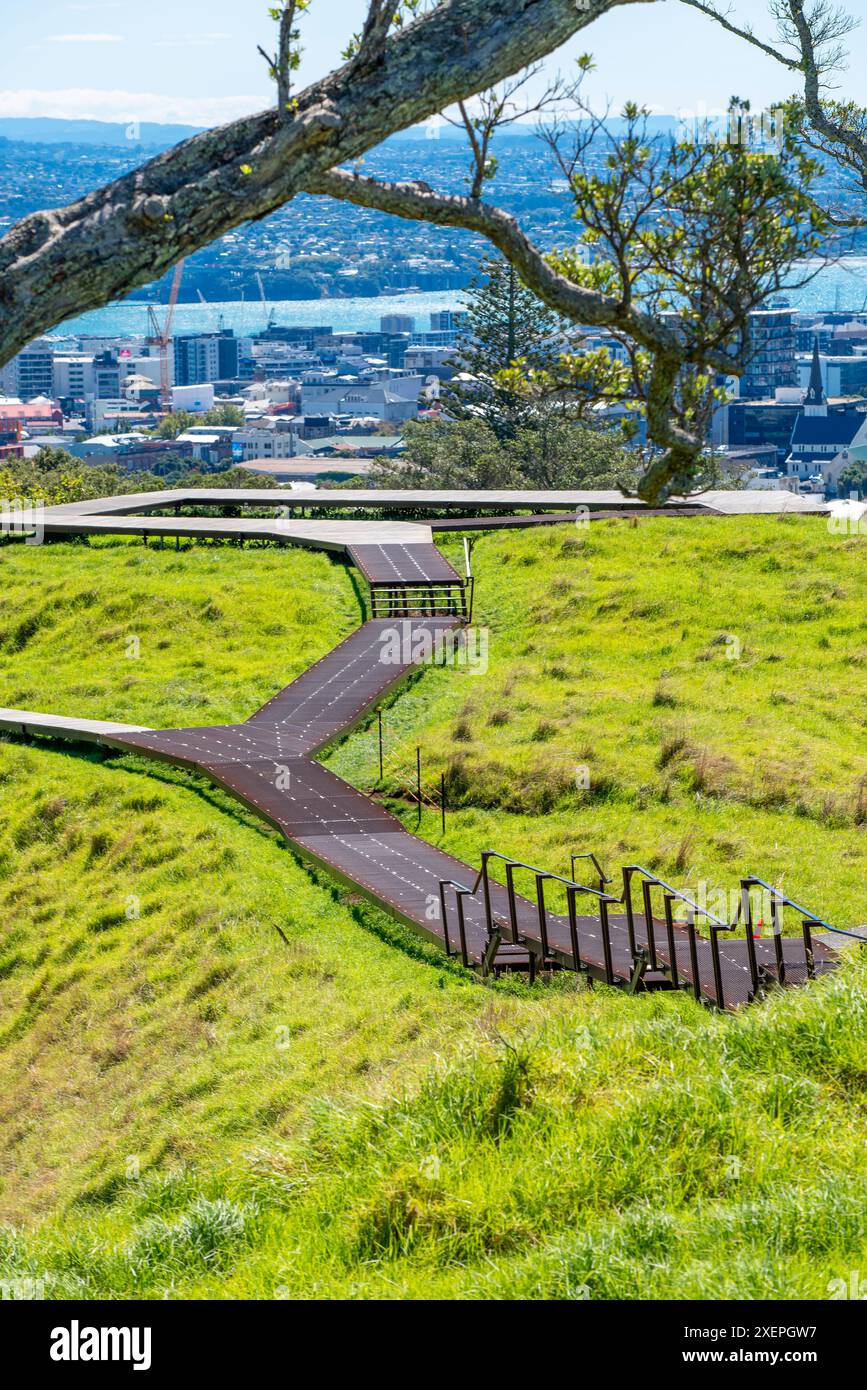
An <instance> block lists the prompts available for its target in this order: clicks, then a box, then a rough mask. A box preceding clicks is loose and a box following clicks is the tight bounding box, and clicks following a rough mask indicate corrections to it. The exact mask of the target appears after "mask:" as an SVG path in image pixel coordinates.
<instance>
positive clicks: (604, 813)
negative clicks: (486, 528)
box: [331, 518, 867, 927]
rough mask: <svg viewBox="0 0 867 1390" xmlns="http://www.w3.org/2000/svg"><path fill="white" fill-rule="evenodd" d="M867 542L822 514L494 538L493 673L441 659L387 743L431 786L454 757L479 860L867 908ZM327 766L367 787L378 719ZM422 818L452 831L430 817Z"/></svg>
mask: <svg viewBox="0 0 867 1390" xmlns="http://www.w3.org/2000/svg"><path fill="white" fill-rule="evenodd" d="M865 556H867V540H865V539H864V538H863V537H858V538H853V539H841V538H839V537H836V536H832V535H829V534H828V532H827V530H826V529H825V525H824V523H823V522H822V521H821V520H813V519H792V520H787V521H784V522H779V521H777V520H776V519H774V518H767V519H764V518H745V519H743V520H718V519H706V520H699V519H690V520H687V521H682V520H677V519H672V520H648V521H645V522H642V523H641V524H640V525H637V526H633V525H630V523H629V522H621V521H614V522H602V523H598V524H594V525H593V526H592V528H591V529H590V531H589V532H586V531H585V532H583V533H582V532H580V531H578V532H572V531H570V530H569V529H567V528H560V527H558V528H557V529H556V531H555V532H543V531H538V532H524V533H523V534H520V535H517V534H515V533H508V532H501V533H499V534H498V535H496V536H490V537H487V538H485V539H484V540H482V541H481V542H480V543H479V544H478V545H477V546H476V550H475V569H476V573H477V576H478V579H477V594H478V603H477V614H476V621H477V622H478V623H480V624H485V625H487V626H488V627H489V629H490V639H489V640H490V667H489V670H488V672H487V674H486V675H484V676H476V675H472V674H470V672H469V671H468V670H466V669H464V670H461V669H457V670H455V669H452V670H438V671H434V672H431V673H430V674H427V675H426V676H425V678H424V680H423V681H421V682H419V683H417V684H416V685H415V686H414V687H413V689H412V690H411V691H410V692H408V693H407V694H406V695H404V696H402V697H401V699H400V701H399V703H398V705H396V706H395V708H394V710H393V711H392V713H391V715H390V716H387V717H386V721H385V726H386V731H387V747H388V752H389V757H390V758H391V759H392V761H393V762H394V763H396V764H397V765H399V766H404V767H406V768H407V769H409V768H411V767H413V766H414V761H415V745H416V744H417V743H422V744H423V748H424V758H425V766H426V769H427V775H428V777H429V778H430V780H431V781H433V782H438V779H439V772H440V771H441V770H446V771H447V774H448V781H449V786H450V792H449V796H450V801H451V802H452V803H453V804H454V805H455V806H460V807H461V808H462V809H461V810H460V812H459V813H458V814H456V815H453V816H452V817H451V818H450V821H449V826H448V834H447V836H446V840H445V844H446V845H447V847H449V848H451V849H452V850H454V851H455V852H457V853H459V854H461V855H462V856H463V857H464V858H468V859H469V861H470V862H471V863H473V864H477V863H478V862H479V855H480V853H481V850H482V849H485V848H496V849H500V850H503V851H505V852H507V853H512V854H515V855H516V856H517V857H518V858H521V859H529V860H530V862H533V863H537V864H540V865H541V866H543V867H545V868H548V869H551V870H554V871H556V872H559V873H563V872H565V871H566V870H567V869H568V865H569V853H570V851H571V850H573V849H576V850H591V849H592V850H595V851H596V853H597V854H598V855H599V857H600V858H601V859H602V861H603V863H604V864H606V866H607V867H608V868H609V872H611V871H612V870H614V869H617V868H618V867H619V866H620V865H621V864H624V863H627V862H630V861H632V860H635V859H637V860H638V861H639V862H641V863H644V864H647V865H648V866H649V867H651V868H653V869H655V870H656V872H658V873H660V874H661V875H662V876H663V877H669V876H671V877H674V879H675V880H676V882H677V883H678V884H680V885H681V886H683V887H685V888H692V889H693V891H698V885H699V884H700V883H701V882H702V881H704V882H705V883H706V884H707V893H708V897H709V899H710V898H712V897H713V895H714V894H715V892H716V891H717V890H718V889H720V890H721V889H727V890H734V889H736V886H737V882H738V878H739V876H741V875H742V874H746V873H750V872H752V873H758V874H759V875H760V876H761V877H762V878H765V879H767V880H768V881H769V882H775V883H778V884H779V885H780V886H781V887H784V888H785V889H786V890H787V891H788V892H789V893H790V894H791V895H792V896H793V897H795V898H797V899H798V900H799V901H801V902H806V903H807V905H808V906H809V907H811V908H813V909H814V910H816V911H818V912H820V913H825V914H828V916H829V920H831V921H835V922H838V923H839V924H840V925H852V924H860V923H861V922H862V921H863V920H864V918H865V916H867V905H865V899H864V871H865V860H867V844H865V833H864V831H865V822H867V746H865V730H867V710H865V695H867V679H865V662H867V647H865V645H864V642H865V639H864V621H863V612H864V608H863V605H864V587H863V586H864V579H863V568H864V561H865ZM729 637H736V638H737V639H738V641H739V642H740V656H739V659H737V660H732V659H730V658H729V656H728V655H727V653H728V652H729V651H730V650H736V649H734V648H732V647H728V646H727V645H726V639H727V638H729ZM331 763H332V766H334V768H335V770H336V771H339V772H342V773H343V774H344V775H345V776H348V777H349V778H350V779H351V780H355V781H356V782H357V783H358V784H359V785H367V786H372V785H373V784H374V782H375V779H376V752H375V741H374V736H373V733H372V732H371V733H368V734H366V735H365V734H359V735H356V737H355V738H354V739H353V740H350V741H349V742H348V743H346V744H344V745H343V746H342V747H341V748H340V749H338V750H337V751H336V752H335V753H334V754H333V755H332V758H331ZM577 767H586V768H587V770H588V772H589V778H590V788H589V791H587V792H585V791H579V790H578V789H577V787H576V768H577ZM391 789H392V790H395V789H396V783H395V782H394V781H392V783H391ZM407 823H408V824H413V817H412V816H411V815H410V816H408V821H407ZM423 831H424V833H425V834H427V835H428V836H430V837H431V838H437V839H439V829H438V821H437V817H436V816H435V815H433V814H429V815H427V816H426V817H425V819H424V822H423ZM792 925H793V927H794V925H795V924H794V922H793V923H792Z"/></svg>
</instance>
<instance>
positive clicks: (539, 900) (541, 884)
mask: <svg viewBox="0 0 867 1390" xmlns="http://www.w3.org/2000/svg"><path fill="white" fill-rule="evenodd" d="M547 877H548V875H547V874H537V875H536V905H537V907H538V909H539V937H540V939H541V942H542V961H543V963H544V962H545V961H546V960H547V959H548V914H547V912H546V910H545V879H546V878H547Z"/></svg>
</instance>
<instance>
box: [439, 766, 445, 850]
mask: <svg viewBox="0 0 867 1390" xmlns="http://www.w3.org/2000/svg"><path fill="white" fill-rule="evenodd" d="M440 807H441V808H442V813H443V834H444V835H445V833H446V775H445V773H444V772H441V773H440Z"/></svg>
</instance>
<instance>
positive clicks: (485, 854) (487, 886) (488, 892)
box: [482, 850, 494, 936]
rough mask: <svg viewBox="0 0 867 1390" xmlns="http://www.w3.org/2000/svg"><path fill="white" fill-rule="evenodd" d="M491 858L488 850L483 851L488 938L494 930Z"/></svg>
mask: <svg viewBox="0 0 867 1390" xmlns="http://www.w3.org/2000/svg"><path fill="white" fill-rule="evenodd" d="M490 857H491V856H490V854H489V853H488V851H487V850H483V851H482V887H483V892H484V901H485V926H486V928H487V931H488V936H490V935H491V932H492V931H493V930H494V915H493V913H492V911H491V884H490V881H489V879H488V860H489V859H490Z"/></svg>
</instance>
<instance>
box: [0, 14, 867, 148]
mask: <svg viewBox="0 0 867 1390" xmlns="http://www.w3.org/2000/svg"><path fill="white" fill-rule="evenodd" d="M849 8H850V9H851V10H852V12H854V13H861V14H863V15H864V18H865V19H867V0H850V4H849ZM267 9H268V0H147V3H145V4H138V5H136V4H130V3H129V0H44V3H42V4H40V5H39V7H38V10H37V9H36V8H35V7H34V5H33V0H2V19H0V38H2V50H0V115H2V116H28V115H30V116H63V117H75V116H81V117H90V118H95V119H101V120H124V121H126V120H133V119H138V120H148V121H166V122H177V121H183V122H190V123H193V124H212V123H214V122H216V121H219V120H227V119H230V118H231V117H233V116H237V115H241V114H244V113H246V112H250V111H255V110H258V109H260V108H261V107H262V106H265V105H267V104H268V101H269V98H270V88H269V83H268V80H267V77H266V75H265V71H264V63H263V61H262V59H261V57H259V55H258V54H257V52H256V45H257V43H262V44H264V45H265V46H267V45H268V44H269V42H270V40H271V37H272V30H273V27H274V26H273V23H272V21H270V20H269V18H268V15H267ZM364 9H365V0H314V6H313V10H312V11H311V14H310V15H309V17H308V18H306V19H305V21H304V34H305V47H306V53H305V59H304V67H303V70H302V73H301V77H302V79H303V80H304V81H307V80H312V79H314V78H315V77H317V76H319V75H321V74H323V73H324V72H326V71H328V69H329V68H330V67H332V66H334V65H335V64H336V63H337V62H339V57H340V50H341V48H342V46H343V44H344V43H345V41H346V37H347V36H348V35H349V34H350V33H351V32H352V30H353V28H355V27H357V24H358V21H359V18H360V16H361V15H362V13H363V11H364ZM733 11H734V14H735V16H736V17H740V18H746V17H747V16H749V17H750V18H751V19H752V20H753V21H754V23H755V24H756V27H757V28H760V27H761V24H760V18H761V15H762V14H763V12H764V6H763V5H762V4H761V0H734V3H733ZM36 14H38V23H37V22H36V21H35V19H34V15H36ZM768 32H770V31H768ZM587 50H589V51H590V52H592V53H593V55H594V57H595V58H596V60H597V64H598V70H597V72H596V73H595V74H594V76H593V78H592V80H591V82H590V85H589V86H588V89H587V91H588V94H589V95H590V97H591V99H592V101H593V103H594V105H595V106H597V107H598V108H602V107H604V106H605V105H606V104H607V103H608V102H611V103H613V105H614V106H620V105H621V104H622V103H623V101H625V100H627V99H630V98H632V99H636V100H639V101H643V102H645V103H647V104H648V105H650V106H651V107H653V108H654V109H656V110H659V111H666V112H674V111H678V110H688V111H690V112H696V113H699V114H701V113H703V112H706V111H715V110H717V109H719V108H720V107H723V106H724V105H725V104H726V102H727V100H728V98H729V96H731V95H732V93H734V92H736V93H737V94H738V95H739V96H741V97H747V98H749V99H750V100H751V101H752V103H753V106H754V108H755V107H760V106H763V105H767V104H769V103H771V102H772V101H773V100H774V99H776V98H778V97H779V96H781V95H783V94H785V93H786V92H787V91H788V90H789V88H790V86H791V85H792V83H791V79H789V78H787V76H786V74H785V73H784V72H783V71H782V70H781V69H780V68H779V67H778V66H777V64H775V63H774V62H773V61H772V60H771V59H768V58H765V57H764V56H763V55H762V54H760V53H758V52H757V51H756V50H755V49H752V48H750V47H748V46H747V45H746V44H744V43H742V42H741V41H739V40H737V39H735V38H734V37H730V36H727V35H726V34H725V33H724V32H723V31H722V30H721V29H720V28H719V27H718V26H717V25H715V24H713V23H712V22H711V21H709V20H706V19H704V18H703V17H702V16H701V15H699V14H697V13H696V12H695V11H692V10H690V9H687V8H685V7H684V6H683V5H681V4H679V3H678V0H660V3H657V4H640V5H634V6H633V5H627V6H625V7H624V8H622V9H619V10H616V11H614V12H613V13H612V14H610V15H607V16H605V17H603V18H602V19H601V20H598V21H596V22H595V23H594V24H593V25H591V26H590V28H589V29H587V30H585V31H584V33H583V34H581V35H579V36H578V38H577V39H576V40H574V41H573V42H572V43H570V44H569V45H567V47H566V48H564V49H561V50H560V52H559V53H558V54H556V55H554V56H553V57H552V59H551V60H550V63H549V70H550V71H551V72H552V73H553V72H555V71H557V70H562V71H568V70H569V68H570V67H571V64H572V62H573V60H574V59H575V58H576V57H577V56H578V54H579V53H581V52H584V51H587ZM851 50H852V59H851V63H850V69H849V72H848V73H847V74H845V75H844V76H843V77H842V79H841V87H840V90H841V92H842V93H845V94H847V95H851V96H852V97H853V98H854V97H858V96H861V97H862V99H863V92H862V91H859V85H862V84H859V83H858V80H857V79H858V74H859V72H860V73H861V74H863V73H864V72H865V70H867V24H865V25H863V26H862V28H861V29H860V31H858V32H857V33H856V34H855V35H854V36H853V39H852V40H851Z"/></svg>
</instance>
